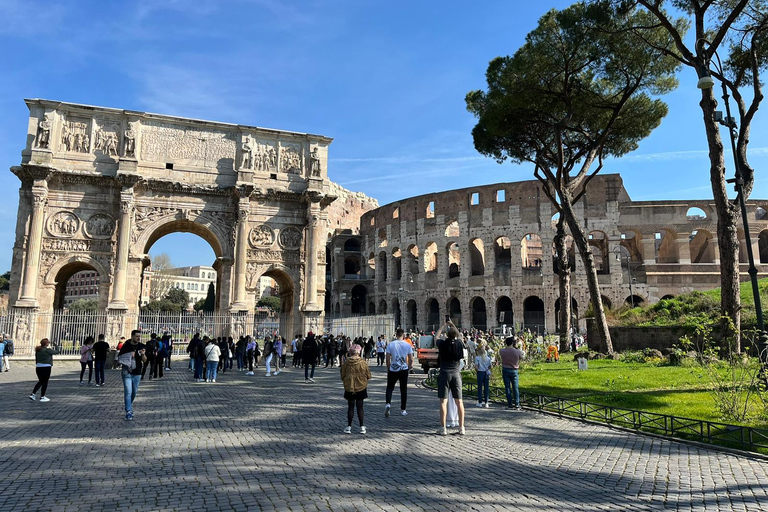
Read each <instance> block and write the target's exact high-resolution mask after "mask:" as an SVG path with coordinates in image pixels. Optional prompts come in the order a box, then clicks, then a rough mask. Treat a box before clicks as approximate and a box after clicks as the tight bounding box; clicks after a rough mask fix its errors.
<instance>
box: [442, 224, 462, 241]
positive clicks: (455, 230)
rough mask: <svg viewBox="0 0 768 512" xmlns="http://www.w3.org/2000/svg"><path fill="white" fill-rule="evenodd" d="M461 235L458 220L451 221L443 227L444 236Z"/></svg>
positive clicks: (453, 236)
mask: <svg viewBox="0 0 768 512" xmlns="http://www.w3.org/2000/svg"><path fill="white" fill-rule="evenodd" d="M460 235H461V230H460V229H459V223H458V221H453V222H451V223H450V224H448V225H447V226H446V227H445V236H446V237H447V238H455V237H457V236H460Z"/></svg>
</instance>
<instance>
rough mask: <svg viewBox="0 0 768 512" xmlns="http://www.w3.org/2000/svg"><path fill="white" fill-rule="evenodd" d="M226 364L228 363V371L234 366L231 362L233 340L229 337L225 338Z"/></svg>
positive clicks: (233, 347)
mask: <svg viewBox="0 0 768 512" xmlns="http://www.w3.org/2000/svg"><path fill="white" fill-rule="evenodd" d="M227 349H228V350H227V362H229V368H227V369H228V370H232V365H233V364H234V363H233V362H232V359H234V357H235V340H234V339H233V338H232V336H230V337H229V338H227Z"/></svg>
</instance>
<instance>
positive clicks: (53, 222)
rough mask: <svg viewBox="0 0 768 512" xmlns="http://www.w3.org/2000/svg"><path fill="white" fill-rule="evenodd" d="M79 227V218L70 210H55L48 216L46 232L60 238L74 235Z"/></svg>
mask: <svg viewBox="0 0 768 512" xmlns="http://www.w3.org/2000/svg"><path fill="white" fill-rule="evenodd" d="M79 228H80V219H78V218H77V215H75V214H74V213H72V212H67V211H61V212H56V213H54V214H53V215H51V216H50V217H49V218H48V233H50V234H51V235H53V236H56V237H60V238H70V237H72V236H75V234H76V233H77V230H78V229H79Z"/></svg>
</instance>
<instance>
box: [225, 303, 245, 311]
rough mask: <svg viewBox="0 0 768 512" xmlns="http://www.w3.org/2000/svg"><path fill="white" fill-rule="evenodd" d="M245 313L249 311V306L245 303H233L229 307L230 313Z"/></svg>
mask: <svg viewBox="0 0 768 512" xmlns="http://www.w3.org/2000/svg"><path fill="white" fill-rule="evenodd" d="M243 311H248V304H246V303H245V302H233V303H232V304H230V305H229V312H230V313H241V312H243Z"/></svg>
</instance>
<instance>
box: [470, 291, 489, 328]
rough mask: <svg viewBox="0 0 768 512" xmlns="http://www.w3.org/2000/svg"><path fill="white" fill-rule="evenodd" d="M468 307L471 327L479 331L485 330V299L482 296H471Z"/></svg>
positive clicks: (486, 324) (486, 323)
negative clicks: (470, 313) (470, 315)
mask: <svg viewBox="0 0 768 512" xmlns="http://www.w3.org/2000/svg"><path fill="white" fill-rule="evenodd" d="M469 309H470V311H471V312H472V318H471V323H472V327H474V328H475V329H480V330H481V331H487V330H488V319H487V315H486V312H485V300H484V299H483V298H482V297H473V298H472V299H471V300H470V301H469Z"/></svg>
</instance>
